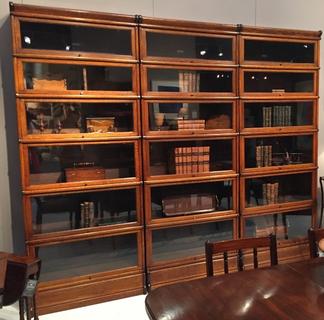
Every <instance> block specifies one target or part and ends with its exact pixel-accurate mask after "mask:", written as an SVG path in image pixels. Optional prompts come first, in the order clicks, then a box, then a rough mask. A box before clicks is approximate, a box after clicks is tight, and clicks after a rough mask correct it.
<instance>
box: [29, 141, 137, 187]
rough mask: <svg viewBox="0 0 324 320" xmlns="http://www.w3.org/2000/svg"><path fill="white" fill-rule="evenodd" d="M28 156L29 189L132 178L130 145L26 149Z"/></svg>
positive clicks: (133, 170) (132, 165) (132, 152)
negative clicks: (49, 184)
mask: <svg viewBox="0 0 324 320" xmlns="http://www.w3.org/2000/svg"><path fill="white" fill-rule="evenodd" d="M28 155H29V170H30V177H29V179H30V184H31V185H33V184H48V183H62V182H78V181H90V180H102V179H116V178H127V177H134V176H135V169H134V145H133V144H132V143H125V144H110V145H109V144H92V145H70V146H68V145H66V146H42V147H29V148H28Z"/></svg>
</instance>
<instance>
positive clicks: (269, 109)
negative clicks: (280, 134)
mask: <svg viewBox="0 0 324 320" xmlns="http://www.w3.org/2000/svg"><path fill="white" fill-rule="evenodd" d="M267 117H268V127H272V108H271V107H268V112H267Z"/></svg>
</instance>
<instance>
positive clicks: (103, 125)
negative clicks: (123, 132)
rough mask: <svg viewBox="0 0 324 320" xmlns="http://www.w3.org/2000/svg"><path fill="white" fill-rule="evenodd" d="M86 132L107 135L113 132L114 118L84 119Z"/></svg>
mask: <svg viewBox="0 0 324 320" xmlns="http://www.w3.org/2000/svg"><path fill="white" fill-rule="evenodd" d="M86 126H87V132H91V133H107V132H112V131H115V117H104V118H86Z"/></svg>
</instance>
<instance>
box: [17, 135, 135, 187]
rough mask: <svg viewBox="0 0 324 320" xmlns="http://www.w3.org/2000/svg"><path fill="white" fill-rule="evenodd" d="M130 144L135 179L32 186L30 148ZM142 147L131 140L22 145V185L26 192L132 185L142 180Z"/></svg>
mask: <svg viewBox="0 0 324 320" xmlns="http://www.w3.org/2000/svg"><path fill="white" fill-rule="evenodd" d="M122 144H128V145H133V150H134V173H135V175H134V177H126V178H113V179H104V180H89V181H76V182H56V183H40V184H32V183H31V181H30V175H31V174H30V168H29V156H28V148H32V147H43V146H47V147H56V146H66V147H71V146H86V145H87V146H97V145H103V146H108V145H122ZM140 150H141V146H140V144H139V141H138V140H130V141H123V142H120V141H106V142H82V143H77V142H70V143H62V142H60V143H55V144H44V143H41V144H21V145H20V156H21V159H22V161H21V172H22V185H23V188H24V190H25V191H26V192H28V191H29V192H33V191H34V192H40V191H42V190H43V191H44V192H51V191H52V192H55V191H57V190H62V191H63V190H65V191H68V190H71V189H74V188H75V189H79V190H80V189H91V188H93V187H95V186H97V187H101V188H104V187H105V186H107V187H109V186H113V185H116V184H121V185H131V184H132V183H136V182H138V181H140V179H141V161H140V160H139V157H140V152H141V151H140Z"/></svg>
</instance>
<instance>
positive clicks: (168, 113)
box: [10, 4, 321, 313]
mask: <svg viewBox="0 0 324 320" xmlns="http://www.w3.org/2000/svg"><path fill="white" fill-rule="evenodd" d="M10 6H11V19H12V32H13V60H14V72H15V81H16V100H17V114H18V130H19V144H20V158H21V172H22V192H23V201H24V222H25V234H26V248H27V253H28V255H32V256H35V255H37V256H39V257H40V258H41V259H42V273H41V278H40V285H39V289H38V304H39V308H40V311H41V313H47V312H53V311H57V310H64V309H68V308H73V307H76V306H81V305H87V304H91V303H98V302H102V301H106V300H109V299H115V298H120V297H125V296H129V295H135V294H140V293H143V292H145V291H146V290H149V289H150V288H154V287H157V286H161V285H164V284H167V283H172V282H177V281H183V280H188V279H194V278H199V277H204V276H205V272H206V271H205V259H204V249H203V248H204V242H205V241H206V240H223V239H232V238H234V239H235V238H239V237H248V236H261V235H264V234H269V233H276V234H277V237H278V241H279V257H280V261H295V260H301V259H304V258H306V257H307V256H308V252H307V242H306V230H307V229H308V228H309V227H310V226H313V225H315V222H316V221H315V220H316V189H317V184H316V180H317V131H318V127H317V121H318V81H319V80H318V70H319V40H320V35H321V33H320V32H313V31H298V30H284V29H272V28H259V27H247V26H242V25H222V24H214V23H204V22H188V21H179V20H168V19H156V18H148V17H141V16H137V15H136V16H127V15H117V14H106V13H100V12H88V11H80V10H64V9H56V8H46V7H37V6H28V5H17V4H10ZM217 272H220V270H218V271H217Z"/></svg>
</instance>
